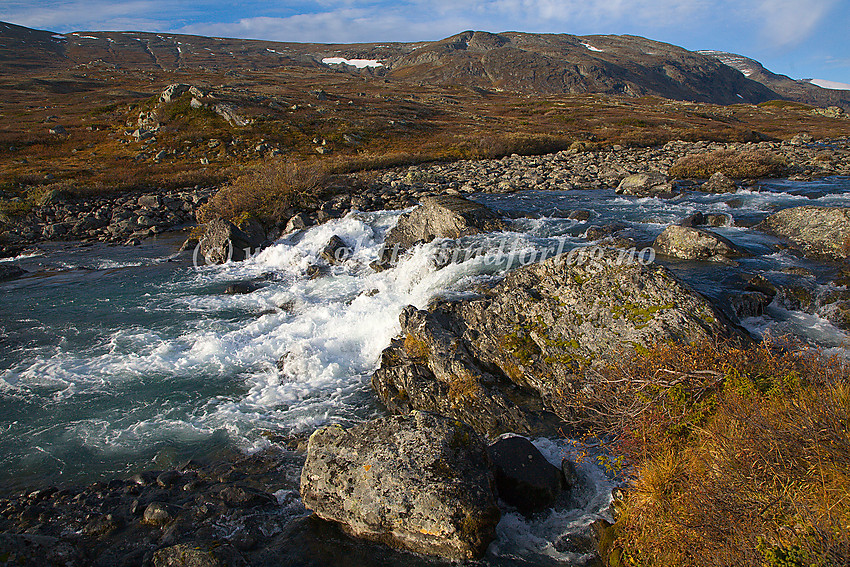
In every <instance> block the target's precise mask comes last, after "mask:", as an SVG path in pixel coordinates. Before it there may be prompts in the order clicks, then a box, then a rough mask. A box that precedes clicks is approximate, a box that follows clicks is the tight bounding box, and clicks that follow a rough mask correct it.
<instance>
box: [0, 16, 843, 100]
mask: <svg viewBox="0 0 850 567" xmlns="http://www.w3.org/2000/svg"><path fill="white" fill-rule="evenodd" d="M333 57H336V58H343V59H349V60H351V59H363V60H374V61H380V62H381V63H382V66H380V67H366V68H363V69H356V68H354V67H353V66H350V65H346V64H333V65H326V64H325V63H323V60H324V59H329V58H333ZM91 66H101V67H105V68H114V69H116V70H121V69H135V70H146V69H149V70H165V71H180V70H215V71H233V72H237V71H263V70H268V71H273V70H277V69H282V68H287V67H288V68H298V67H301V68H311V67H312V68H324V67H330V68H333V69H335V70H337V71H339V72H348V73H359V74H363V75H365V76H367V77H368V76H377V77H383V78H386V79H392V80H400V81H405V82H409V83H413V84H432V85H443V86H457V85H461V86H468V87H472V88H483V89H492V90H504V91H513V92H518V93H527V94H542V95H545V94H560V93H567V94H570V93H571V94H585V93H594V94H610V95H625V96H630V97H640V96H660V97H663V98H668V99H673V100H688V101H694V102H710V103H715V104H724V105H728V104H734V103H739V102H745V103H752V104H758V103H761V102H765V101H768V100H772V99H786V100H792V101H796V102H802V103H806V104H812V105H816V106H839V107H842V108H844V109H846V110H850V91H831V90H828V89H822V88H820V87H817V86H815V85H812V84H809V83H805V82H802V81H795V80H793V79H790V78H789V77H785V76H784V75H778V74H775V73H772V72H770V71H769V70H767V69H765V68H764V66H762V65H761V64H760V63H758V62H757V61H755V60H753V59H750V58H747V57H744V56H740V55H735V54H729V53H726V52H721V51H688V50H686V49H684V48H681V47H678V46H675V45H672V44H667V43H663V42H659V41H654V40H651V39H647V38H642V37H639V36H629V35H621V36H616V35H589V36H576V35H570V34H532V33H525V32H502V33H490V32H481V31H471V30H467V31H464V32H461V33H459V34H456V35H454V36H450V37H448V38H444V39H441V40H438V41H433V42H427V41H426V42H410V43H400V42H396V43H386V42H384V43H360V44H320V43H295V42H274V41H266V40H252V39H234V38H216V37H205V36H194V35H182V34H170V33H153V32H132V31H130V32H127V31H124V32H103V31H85V32H71V33H67V34H56V33H54V32H50V31H44V30H33V29H30V28H26V27H23V26H17V25H15V24H9V23H0V70H2V72H3V73H4V74H31V73H33V72H35V71H45V70H62V69H69V68H76V67H91ZM744 71H747V72H744ZM748 72H749V76H748Z"/></svg>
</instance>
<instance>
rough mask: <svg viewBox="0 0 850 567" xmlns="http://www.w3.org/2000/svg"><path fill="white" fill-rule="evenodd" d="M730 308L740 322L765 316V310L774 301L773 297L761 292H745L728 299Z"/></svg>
mask: <svg viewBox="0 0 850 567" xmlns="http://www.w3.org/2000/svg"><path fill="white" fill-rule="evenodd" d="M727 300H728V304H729V308H730V309H731V310H732V313H734V315H735V317H736V318H737V319H738V321H741V320H742V319H746V318H747V317H758V316H760V315H764V310H765V308H766V307H767V306H768V305H770V302H771V301H773V296H771V295H768V294H766V293H762V292H760V291H743V292H741V293H737V294H734V295H732V296H731V297H728V298H727Z"/></svg>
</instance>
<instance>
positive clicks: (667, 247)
mask: <svg viewBox="0 0 850 567" xmlns="http://www.w3.org/2000/svg"><path fill="white" fill-rule="evenodd" d="M652 247H653V248H655V249H656V250H657V251H658V252H659V253H661V254H664V255H666V256H672V257H674V258H681V259H683V260H721V261H722V260H725V259H727V258H732V257H735V256H741V255H742V254H743V251H742V250H741V249H739V248H738V247H737V246H735V245H734V244H732V242H730V241H729V240H728V239H726V238H723V237H722V236H720V235H719V234H715V233H713V232H711V231H709V230H703V229H699V228H693V227H687V226H678V225H670V226H668V227H667V228H666V229H664V232H662V233H661V234H659V235H658V238H656V239H655V242H654V243H653V245H652Z"/></svg>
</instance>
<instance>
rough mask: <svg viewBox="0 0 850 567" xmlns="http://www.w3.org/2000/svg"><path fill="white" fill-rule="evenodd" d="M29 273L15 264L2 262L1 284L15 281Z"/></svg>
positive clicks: (0, 266) (0, 263) (0, 269)
mask: <svg viewBox="0 0 850 567" xmlns="http://www.w3.org/2000/svg"><path fill="white" fill-rule="evenodd" d="M25 273H27V271H26V270H25V269H23V268H21V267H20V266H16V265H15V264H9V263H7V262H0V282H5V281H9V280H14V279H17V278H19V277H21V276H22V275H24V274H25Z"/></svg>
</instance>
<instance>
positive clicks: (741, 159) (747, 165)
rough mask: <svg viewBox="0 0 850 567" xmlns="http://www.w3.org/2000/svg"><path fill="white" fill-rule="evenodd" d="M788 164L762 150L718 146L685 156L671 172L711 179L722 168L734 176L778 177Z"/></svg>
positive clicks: (694, 177)
mask: <svg viewBox="0 0 850 567" xmlns="http://www.w3.org/2000/svg"><path fill="white" fill-rule="evenodd" d="M786 167H787V164H786V162H785V159H784V158H782V157H780V156H777V155H776V154H773V153H771V152H766V151H762V150H747V151H743V152H737V151H735V150H716V151H713V152H710V153H706V154H696V155H689V156H685V157H683V158H681V159H680V160H679V161H677V162H676V163H675V164H673V167H671V168H670V176H671V177H678V178H683V179H684V178H691V179H707V178H709V177H711V176H712V175H713V174H715V173H717V172H718V171H719V172H721V173H723V174H724V175H727V176H728V177H732V178H734V179H744V178H756V177H776V176H778V175H781V174H782V172H783V171H785V168H786Z"/></svg>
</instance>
